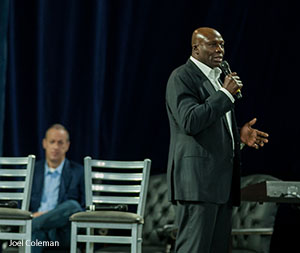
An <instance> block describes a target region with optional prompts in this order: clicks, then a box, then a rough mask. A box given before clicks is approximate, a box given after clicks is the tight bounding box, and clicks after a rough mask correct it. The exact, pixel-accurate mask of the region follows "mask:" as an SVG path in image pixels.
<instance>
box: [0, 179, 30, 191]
mask: <svg viewBox="0 0 300 253" xmlns="http://www.w3.org/2000/svg"><path fill="white" fill-rule="evenodd" d="M24 187H25V182H24V181H20V182H18V181H1V182H0V188H3V189H4V188H5V189H11V188H24ZM0 194H1V193H0Z"/></svg>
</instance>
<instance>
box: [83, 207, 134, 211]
mask: <svg viewBox="0 0 300 253" xmlns="http://www.w3.org/2000/svg"><path fill="white" fill-rule="evenodd" d="M86 210H88V211H123V212H126V211H127V210H128V206H127V205H116V206H95V205H90V206H87V207H86Z"/></svg>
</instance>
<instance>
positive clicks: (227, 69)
mask: <svg viewBox="0 0 300 253" xmlns="http://www.w3.org/2000/svg"><path fill="white" fill-rule="evenodd" d="M220 68H221V69H222V71H223V73H224V74H225V76H227V75H229V74H231V73H232V72H231V69H230V67H229V63H228V62H227V61H222V62H221V64H220ZM235 96H236V97H237V99H241V98H242V97H243V96H242V92H241V90H240V89H238V90H237V93H236V94H235Z"/></svg>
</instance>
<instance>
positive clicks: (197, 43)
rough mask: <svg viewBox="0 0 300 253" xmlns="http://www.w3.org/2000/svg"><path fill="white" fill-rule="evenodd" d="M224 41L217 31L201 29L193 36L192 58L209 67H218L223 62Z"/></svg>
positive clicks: (206, 28)
mask: <svg viewBox="0 0 300 253" xmlns="http://www.w3.org/2000/svg"><path fill="white" fill-rule="evenodd" d="M224 53H225V51H224V40H223V38H222V35H221V34H220V33H219V32H218V31H217V30H215V29H213V28H209V27H201V28H198V29H196V30H195V31H194V32H193V35H192V56H193V57H194V58H196V59H197V60H199V61H201V62H202V63H204V64H206V65H207V66H209V67H211V68H214V67H218V66H219V65H220V63H221V62H222V60H223V55H224Z"/></svg>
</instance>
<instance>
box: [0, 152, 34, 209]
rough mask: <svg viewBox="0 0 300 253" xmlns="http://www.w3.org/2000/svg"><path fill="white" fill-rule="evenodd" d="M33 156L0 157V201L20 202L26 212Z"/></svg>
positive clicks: (32, 169)
mask: <svg viewBox="0 0 300 253" xmlns="http://www.w3.org/2000/svg"><path fill="white" fill-rule="evenodd" d="M34 164H35V156H34V155H29V156H27V157H0V201H18V202H21V209H22V210H26V211H28V209H29V202H30V194H31V186H32V178H33V172H34Z"/></svg>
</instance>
